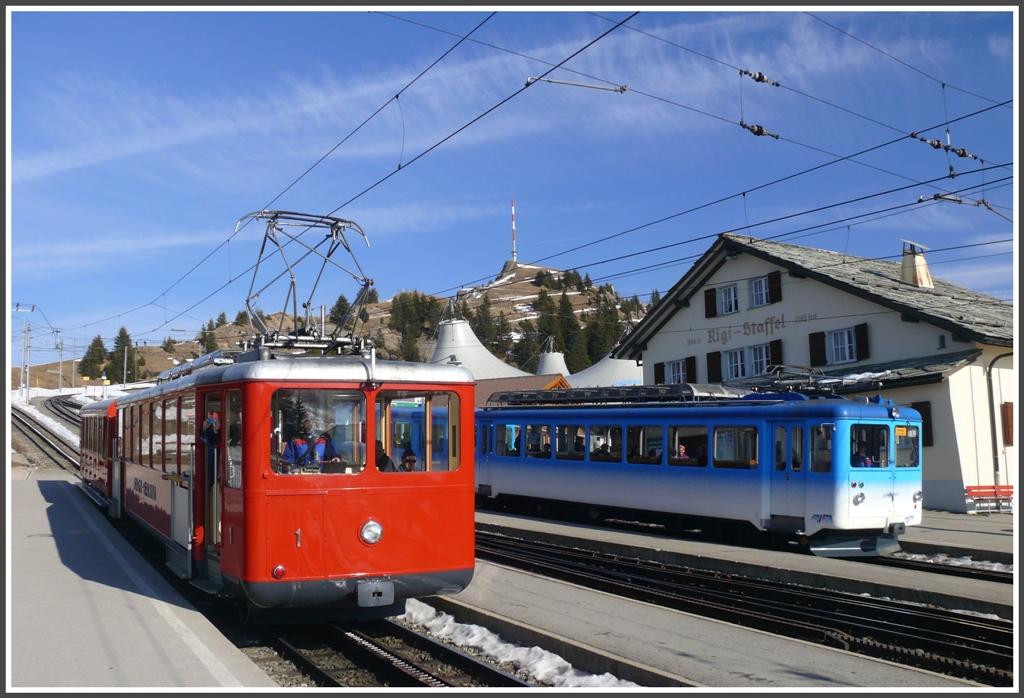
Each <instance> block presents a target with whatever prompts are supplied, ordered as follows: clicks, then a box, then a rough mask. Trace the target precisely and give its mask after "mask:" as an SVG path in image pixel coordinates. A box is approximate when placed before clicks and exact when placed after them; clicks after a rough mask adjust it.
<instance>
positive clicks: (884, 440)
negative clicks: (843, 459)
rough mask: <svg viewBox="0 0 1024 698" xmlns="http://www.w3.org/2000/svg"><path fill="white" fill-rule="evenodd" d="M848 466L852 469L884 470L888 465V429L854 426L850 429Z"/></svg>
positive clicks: (874, 426)
mask: <svg viewBox="0 0 1024 698" xmlns="http://www.w3.org/2000/svg"><path fill="white" fill-rule="evenodd" d="M850 465H852V466H853V467H854V468H885V467H888V465H889V427H888V426H887V425H884V424H854V425H852V426H851V427H850Z"/></svg>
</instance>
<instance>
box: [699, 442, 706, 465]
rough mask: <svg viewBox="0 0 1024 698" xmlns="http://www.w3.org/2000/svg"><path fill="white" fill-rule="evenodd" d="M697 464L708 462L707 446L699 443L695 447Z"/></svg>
mask: <svg viewBox="0 0 1024 698" xmlns="http://www.w3.org/2000/svg"><path fill="white" fill-rule="evenodd" d="M697 464H698V465H707V464H708V447H707V446H705V445H704V444H701V445H700V446H698V447H697Z"/></svg>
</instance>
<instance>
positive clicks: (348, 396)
mask: <svg viewBox="0 0 1024 698" xmlns="http://www.w3.org/2000/svg"><path fill="white" fill-rule="evenodd" d="M270 413H271V419H272V424H271V429H272V431H271V434H270V447H271V448H270V459H271V468H272V469H273V471H274V472H275V473H280V474H290V475H319V474H327V473H348V474H354V473H360V472H362V471H363V469H364V468H365V467H366V402H365V400H364V398H363V394H362V393H360V392H358V391H352V390H329V389H328V390H316V389H281V390H278V391H276V392H275V393H274V395H273V397H272V398H271V400H270ZM238 426H239V429H241V421H240V414H239V425H238ZM229 438H230V434H229ZM239 457H241V453H239Z"/></svg>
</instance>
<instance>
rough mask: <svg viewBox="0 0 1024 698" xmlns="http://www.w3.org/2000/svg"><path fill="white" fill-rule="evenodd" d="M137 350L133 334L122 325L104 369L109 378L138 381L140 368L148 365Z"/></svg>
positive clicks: (126, 381)
mask: <svg viewBox="0 0 1024 698" xmlns="http://www.w3.org/2000/svg"><path fill="white" fill-rule="evenodd" d="M137 352H138V349H136V348H135V347H134V346H133V345H132V336H131V335H130V334H128V330H127V329H125V328H124V327H122V328H121V331H120V332H118V333H117V336H116V337H115V338H114V351H112V352H111V353H110V355H109V358H108V361H107V365H106V368H105V369H104V370H105V372H106V374H107V378H108V379H110V380H111V381H112V382H114V381H116V382H118V383H135V382H136V381H138V380H139V375H138V373H139V371H138V369H139V367H141V366H145V365H146V360H145V359H144V358H142V357H140V356H138V355H137Z"/></svg>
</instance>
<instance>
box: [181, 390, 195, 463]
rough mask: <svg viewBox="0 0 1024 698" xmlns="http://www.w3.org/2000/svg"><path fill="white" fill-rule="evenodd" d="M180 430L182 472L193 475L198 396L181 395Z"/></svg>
mask: <svg viewBox="0 0 1024 698" xmlns="http://www.w3.org/2000/svg"><path fill="white" fill-rule="evenodd" d="M178 431H179V433H180V435H181V472H183V473H188V474H189V477H191V476H192V468H193V467H194V460H195V443H196V396H195V394H191V393H190V394H188V395H182V396H181V412H180V415H179V417H178Z"/></svg>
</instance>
